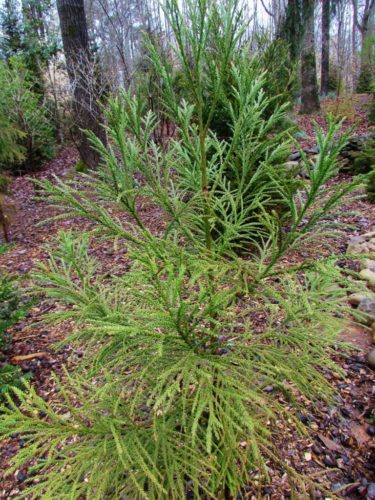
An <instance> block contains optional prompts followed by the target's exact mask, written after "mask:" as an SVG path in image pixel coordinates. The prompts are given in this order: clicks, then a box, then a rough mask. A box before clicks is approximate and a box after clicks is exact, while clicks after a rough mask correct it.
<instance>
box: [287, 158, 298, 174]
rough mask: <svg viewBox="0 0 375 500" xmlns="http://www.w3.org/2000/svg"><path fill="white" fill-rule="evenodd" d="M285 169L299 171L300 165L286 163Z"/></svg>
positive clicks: (295, 162) (293, 162)
mask: <svg viewBox="0 0 375 500" xmlns="http://www.w3.org/2000/svg"><path fill="white" fill-rule="evenodd" d="M285 167H286V168H287V169H288V170H295V171H296V172H297V171H298V170H299V169H300V165H299V162H298V161H287V162H286V163H285Z"/></svg>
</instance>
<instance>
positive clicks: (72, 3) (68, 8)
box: [57, 0, 106, 168]
mask: <svg viewBox="0 0 375 500" xmlns="http://www.w3.org/2000/svg"><path fill="white" fill-rule="evenodd" d="M57 10H58V13H59V18H60V27H61V35H62V40H63V45H64V53H65V59H66V64H67V70H68V74H69V79H70V83H71V85H72V86H73V92H74V114H75V125H76V134H77V138H78V140H77V148H78V151H79V154H80V157H81V160H82V161H83V162H84V163H85V164H86V165H88V166H89V167H92V168H93V167H96V166H97V164H98V162H99V159H100V158H99V155H98V153H97V152H96V151H95V150H94V149H93V148H92V147H91V144H90V142H89V140H88V139H87V137H86V134H85V133H84V132H83V131H82V130H91V131H92V132H94V133H95V134H96V135H97V136H98V137H99V138H100V139H101V140H102V141H103V142H104V143H105V142H106V134H105V131H104V129H103V127H102V126H101V125H102V122H103V117H102V113H101V110H100V107H99V103H98V100H97V82H96V81H95V78H96V75H97V71H95V66H93V64H94V62H93V59H92V55H91V53H90V49H89V40H88V33H87V24H86V16H85V9H84V3H83V0H57ZM91 80H93V81H91Z"/></svg>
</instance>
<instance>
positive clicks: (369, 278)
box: [359, 269, 375, 287]
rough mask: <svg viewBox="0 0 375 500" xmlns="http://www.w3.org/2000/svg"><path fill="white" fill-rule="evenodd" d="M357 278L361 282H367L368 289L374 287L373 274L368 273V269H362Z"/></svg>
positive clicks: (374, 279) (374, 274) (374, 273)
mask: <svg viewBox="0 0 375 500" xmlns="http://www.w3.org/2000/svg"><path fill="white" fill-rule="evenodd" d="M359 277H360V278H361V279H362V280H365V281H367V283H368V284H369V286H370V287H375V272H374V271H370V269H362V271H361V272H360V273H359Z"/></svg>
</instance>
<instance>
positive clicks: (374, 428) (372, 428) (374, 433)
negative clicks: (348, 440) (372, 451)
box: [367, 425, 375, 436]
mask: <svg viewBox="0 0 375 500" xmlns="http://www.w3.org/2000/svg"><path fill="white" fill-rule="evenodd" d="M367 434H369V435H370V436H375V425H370V426H369V427H368V428H367Z"/></svg>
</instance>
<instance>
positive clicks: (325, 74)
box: [320, 0, 331, 95]
mask: <svg viewBox="0 0 375 500" xmlns="http://www.w3.org/2000/svg"><path fill="white" fill-rule="evenodd" d="M330 4H331V2H330V0H322V63H321V79H320V93H321V95H327V94H328V91H329V42H330V37H329V28H330V19H329V18H330V13H331V12H330V11H331V5H330Z"/></svg>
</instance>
